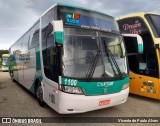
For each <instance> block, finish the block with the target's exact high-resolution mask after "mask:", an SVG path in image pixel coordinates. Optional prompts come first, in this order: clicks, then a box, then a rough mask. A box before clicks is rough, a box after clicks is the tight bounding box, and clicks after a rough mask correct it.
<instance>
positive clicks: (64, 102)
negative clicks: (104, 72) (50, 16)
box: [57, 88, 129, 114]
mask: <svg viewBox="0 0 160 126" xmlns="http://www.w3.org/2000/svg"><path fill="white" fill-rule="evenodd" d="M128 94H129V88H127V89H125V90H121V92H118V93H114V94H109V95H98V96H84V95H76V94H68V93H64V92H61V91H59V105H58V106H59V107H58V110H57V111H58V113H61V114H71V113H83V112H88V111H92V110H97V109H102V108H107V107H111V106H115V105H118V104H122V103H124V102H125V101H126V100H127V98H128ZM103 100H110V103H109V104H107V105H103V106H99V101H103Z"/></svg>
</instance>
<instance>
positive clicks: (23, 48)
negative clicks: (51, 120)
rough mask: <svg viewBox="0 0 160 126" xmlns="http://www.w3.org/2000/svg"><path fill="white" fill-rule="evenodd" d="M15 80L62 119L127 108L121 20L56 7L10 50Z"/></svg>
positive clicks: (10, 70)
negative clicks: (123, 104)
mask: <svg viewBox="0 0 160 126" xmlns="http://www.w3.org/2000/svg"><path fill="white" fill-rule="evenodd" d="M10 55H11V56H10V58H9V72H10V75H11V78H12V79H13V80H15V81H17V82H19V83H20V84H22V85H23V86H24V87H25V88H27V89H28V90H29V91H31V92H32V93H33V94H35V95H36V96H37V99H38V102H39V104H40V105H41V106H44V105H45V104H48V105H49V106H50V107H51V108H53V109H54V110H55V111H57V112H58V113H63V114H67V113H82V112H87V111H92V110H96V109H102V108H106V107H110V106H115V105H118V104H122V103H124V102H125V101H126V100H127V97H128V93H129V87H128V86H129V84H128V82H129V77H128V65H127V57H126V49H125V46H124V41H123V37H122V35H121V34H120V32H119V28H118V25H117V22H116V20H115V18H113V17H111V16H109V15H106V14H103V13H100V12H97V11H94V10H90V9H85V8H81V7H77V6H70V5H63V4H56V5H54V6H52V7H51V8H49V9H48V10H47V11H46V12H45V13H44V14H43V15H42V16H41V17H40V19H39V20H38V21H37V22H36V23H35V24H34V25H33V26H32V27H31V28H30V29H29V30H28V31H27V32H26V33H25V34H24V35H23V36H22V37H21V38H20V39H18V40H17V41H16V42H15V43H14V44H13V45H12V46H11V47H10Z"/></svg>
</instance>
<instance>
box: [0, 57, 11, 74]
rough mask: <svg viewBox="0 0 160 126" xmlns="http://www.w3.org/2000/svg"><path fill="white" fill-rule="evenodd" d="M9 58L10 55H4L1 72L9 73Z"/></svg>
mask: <svg viewBox="0 0 160 126" xmlns="http://www.w3.org/2000/svg"><path fill="white" fill-rule="evenodd" d="M8 58H9V54H2V67H1V71H8V65H7V62H8Z"/></svg>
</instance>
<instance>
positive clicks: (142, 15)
mask: <svg viewBox="0 0 160 126" xmlns="http://www.w3.org/2000/svg"><path fill="white" fill-rule="evenodd" d="M145 14H154V15H160V14H156V13H152V12H138V13H133V14H128V15H125V16H120V17H118V18H116V19H117V20H120V19H124V18H129V17H137V16H140V17H144V15H145Z"/></svg>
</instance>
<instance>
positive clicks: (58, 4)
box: [41, 3, 114, 18]
mask: <svg viewBox="0 0 160 126" xmlns="http://www.w3.org/2000/svg"><path fill="white" fill-rule="evenodd" d="M56 6H65V7H73V8H77V9H83V10H88V11H93V12H96V13H99V14H104V15H106V16H109V17H112V18H114V17H113V16H110V15H108V14H106V13H103V12H99V11H96V10H93V9H89V8H85V7H81V6H76V5H71V4H62V3H56V4H54V5H53V6H51V7H50V8H49V9H48V10H46V11H45V12H44V13H43V14H42V15H41V17H43V16H44V15H45V14H47V13H48V12H49V11H50V10H51V9H52V8H54V7H56Z"/></svg>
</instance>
